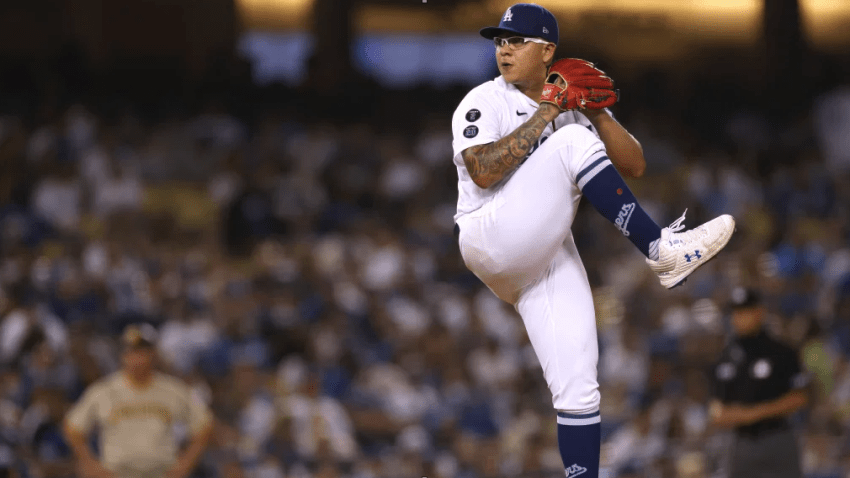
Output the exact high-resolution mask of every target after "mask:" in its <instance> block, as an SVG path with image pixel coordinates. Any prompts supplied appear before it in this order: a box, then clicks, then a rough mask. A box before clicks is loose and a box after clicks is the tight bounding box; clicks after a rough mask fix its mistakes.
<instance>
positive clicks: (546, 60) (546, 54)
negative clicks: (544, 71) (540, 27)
mask: <svg viewBox="0 0 850 478" xmlns="http://www.w3.org/2000/svg"><path fill="white" fill-rule="evenodd" d="M556 48H557V47H556V46H555V44H554V43H547V44H545V45H543V64H545V65H546V68H549V67H550V66H551V65H552V62H553V61H554V60H555V49H556Z"/></svg>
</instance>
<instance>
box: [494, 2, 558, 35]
mask: <svg viewBox="0 0 850 478" xmlns="http://www.w3.org/2000/svg"><path fill="white" fill-rule="evenodd" d="M479 33H481V36H483V37H484V38H486V39H488V40H492V39H493V38H496V37H497V36H499V35H502V34H504V33H509V34H513V35H518V36H523V37H539V38H542V39H544V40H546V41H548V42H552V43H554V44H556V45H557V44H558V20H555V15H552V12H550V11H549V10H546V9H545V8H543V7H541V6H540V5H535V4H533V3H517V4H516V5H512V6H510V7H508V9H507V10H505V14H504V15H502V21H500V22H499V26H497V27H487V28H482V29H481V31H480V32H479Z"/></svg>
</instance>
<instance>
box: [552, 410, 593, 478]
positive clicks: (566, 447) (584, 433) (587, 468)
mask: <svg viewBox="0 0 850 478" xmlns="http://www.w3.org/2000/svg"><path fill="white" fill-rule="evenodd" d="M600 422H601V417H600V416H599V412H598V411H596V412H593V413H588V414H582V415H574V414H571V413H566V412H558V449H559V450H560V451H561V460H562V461H563V462H564V470H566V474H567V478H573V477H574V476H579V475H581V477H582V478H599V453H600V449H601V447H602V442H601V440H602V437H601V435H602V429H601V425H600Z"/></svg>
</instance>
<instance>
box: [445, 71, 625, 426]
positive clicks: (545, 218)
mask: <svg viewBox="0 0 850 478" xmlns="http://www.w3.org/2000/svg"><path fill="white" fill-rule="evenodd" d="M537 107H538V104H537V103H536V102H535V101H533V100H531V99H530V98H529V97H527V96H525V95H524V94H523V93H521V92H520V91H519V90H517V89H516V88H515V87H514V86H513V85H510V84H508V83H506V82H505V80H504V79H503V78H502V77H499V78H496V79H495V80H493V81H490V82H487V83H484V84H483V85H480V86H478V87H477V88H475V89H473V90H472V91H471V92H470V93H469V94H467V96H466V97H465V98H464V99H463V101H461V103H460V106H459V107H458V108H457V110H456V111H455V113H454V117H453V119H452V132H453V135H454V141H453V147H454V163H455V165H456V166H457V172H458V205H457V214H456V215H455V221H456V222H457V224H458V225H459V226H460V237H459V246H460V251H461V255H462V257H463V260H464V263H465V264H466V266H467V267H468V268H469V269H470V270H471V271H472V272H473V273H475V275H476V276H478V277H479V278H480V279H481V280H482V281H483V282H484V283H485V284H486V285H487V286H488V287H489V288H490V289H491V290H492V291H493V292H494V293H495V294H496V295H497V296H499V297H500V298H501V299H503V300H505V301H507V302H509V303H511V304H513V305H514V306H515V307H516V309H517V311H518V312H519V314H520V316H522V319H523V323H524V324H525V328H526V331H527V332H528V336H529V339H530V341H531V344H532V346H533V348H534V351H535V353H536V355H537V358H538V360H539V361H540V364H541V366H542V368H543V375H544V377H545V379H546V382H547V384H548V385H549V390H550V391H551V392H552V397H553V398H552V401H553V405H554V406H555V408H556V409H558V410H564V411H568V412H574V413H588V412H593V411H596V410H598V407H599V390H598V389H599V385H598V382H597V380H596V365H597V360H598V355H599V354H598V350H597V338H596V315H595V312H594V308H593V296H592V294H591V290H590V284H589V282H588V280H587V273H586V272H585V269H584V265H583V264H582V262H581V258H580V257H579V255H578V251H577V250H576V247H575V242H574V241H573V236H572V231H571V230H570V228H571V226H572V223H573V219H574V218H575V214H576V211H577V209H578V204H579V201H580V199H581V195H582V193H581V190H582V187H583V186H584V185H585V184H586V183H587V182H588V181H590V180H591V179H593V177H595V176H596V174H598V173H599V172H600V171H601V170H602V169H604V168H606V167H608V166H610V165H611V161H610V160H609V159H608V156H607V152H606V151H605V146H604V144H603V143H602V141H601V140H600V139H599V137H598V136H597V134H596V131H595V130H594V129H593V128H592V126H591V125H590V122H589V121H588V120H587V119H586V117H585V116H584V115H582V114H581V113H577V112H572V111H570V112H565V113H562V114H561V115H559V116H558V117H557V118H556V120H555V121H554V125H552V124H549V125H548V126H547V127H546V129H545V130H544V132H543V134H542V135H541V137H540V139H539V140H538V142H537V144H535V145H534V147H533V148H532V150H531V152H530V153H529V155H528V156H527V158H526V160H525V162H524V163H523V164H522V165H521V166H520V167H519V168H517V169H516V170H515V171H514V172H513V173H512V174H511V175H509V176H507V177H506V178H504V179H502V180H501V181H500V182H499V183H497V184H494V185H492V186H491V187H489V188H487V189H482V188H480V187H478V186H476V185H475V183H474V182H473V181H472V179H471V178H470V176H469V173H468V171H467V170H466V166H465V165H464V162H463V158H462V157H461V152H462V151H463V150H465V149H467V148H469V147H471V146H475V145H480V144H487V143H492V142H494V141H497V140H499V139H501V138H503V137H505V136H507V135H509V134H511V133H512V132H514V131H515V130H516V129H517V128H518V127H520V126H521V125H522V124H523V123H525V122H526V121H527V120H528V118H529V117H530V116H531V115H532V114H534V113H535V111H536V109H537Z"/></svg>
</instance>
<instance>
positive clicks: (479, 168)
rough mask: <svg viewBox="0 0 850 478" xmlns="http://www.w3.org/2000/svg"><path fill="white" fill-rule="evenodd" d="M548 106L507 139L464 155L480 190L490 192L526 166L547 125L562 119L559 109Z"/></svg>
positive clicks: (468, 169) (466, 152)
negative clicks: (557, 117)
mask: <svg viewBox="0 0 850 478" xmlns="http://www.w3.org/2000/svg"><path fill="white" fill-rule="evenodd" d="M548 106H550V105H548V104H544V105H541V107H540V108H538V110H537V112H535V113H534V114H533V115H532V116H531V118H529V119H528V121H526V122H525V123H523V125H522V126H520V127H519V128H517V129H516V130H514V132H513V133H511V134H509V135H507V136H505V137H504V138H502V139H500V140H498V141H496V142H494V143H490V144H482V145H478V146H472V147H470V148H467V149H465V150H464V151H463V153H461V155H462V156H463V162H464V164H466V170H467V171H469V176H470V177H471V178H472V181H473V182H475V184H476V185H477V186H478V187H480V188H484V189H486V188H489V187H490V186H492V185H493V184H495V183H497V182H499V181H500V180H501V179H502V178H504V177H505V175H507V174H508V173H510V172H511V171H513V170H514V169H516V168H517V167H518V166H519V165H520V164H521V163H522V161H523V159H525V157H526V155H527V154H528V152H529V151H530V150H531V147H532V146H533V145H534V143H535V142H536V141H537V140H538V139H539V138H540V135H541V134H543V130H544V129H546V125H547V124H548V123H549V121H552V120H553V119H554V117H555V116H557V115H558V111H557V109H555V110H554V111H553V110H552V109H550V108H549V107H548ZM552 108H555V107H554V105H552ZM553 114H554V116H553Z"/></svg>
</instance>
